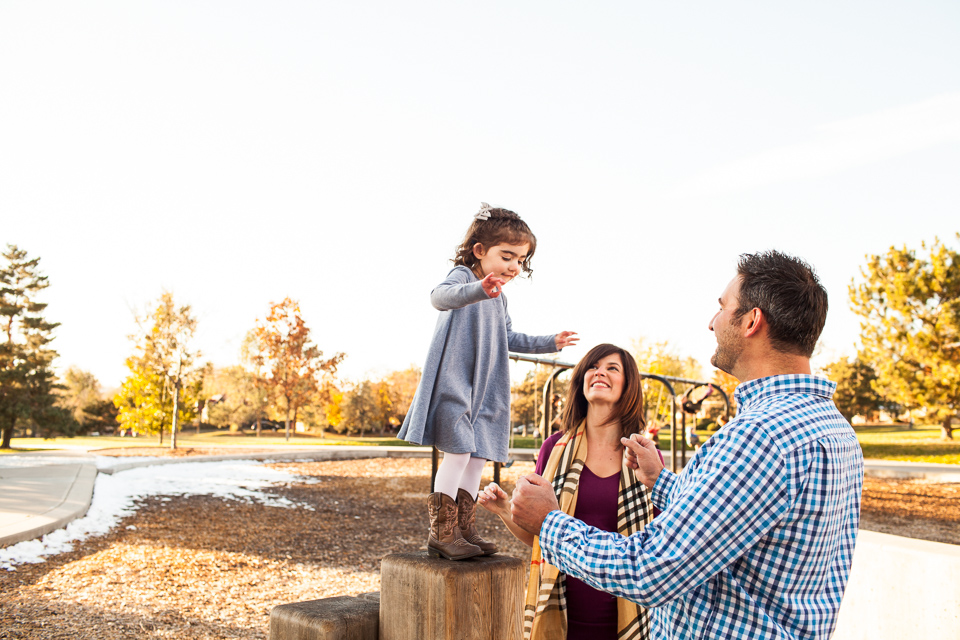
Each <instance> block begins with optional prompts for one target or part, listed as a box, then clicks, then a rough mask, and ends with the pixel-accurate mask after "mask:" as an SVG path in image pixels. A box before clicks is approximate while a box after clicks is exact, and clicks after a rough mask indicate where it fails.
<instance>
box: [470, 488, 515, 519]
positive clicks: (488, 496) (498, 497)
mask: <svg viewBox="0 0 960 640" xmlns="http://www.w3.org/2000/svg"><path fill="white" fill-rule="evenodd" d="M477 502H479V503H480V506H481V507H483V508H484V509H486V510H487V511H489V512H490V513H492V514H494V515H498V516H501V517H502V516H505V515H506V516H509V515H510V496H508V495H507V492H506V491H504V490H503V489H501V488H500V485H498V484H497V483H496V482H491V483H490V484H488V485H487V488H486V489H484V490H483V491H481V492H480V494H479V495H478V496H477Z"/></svg>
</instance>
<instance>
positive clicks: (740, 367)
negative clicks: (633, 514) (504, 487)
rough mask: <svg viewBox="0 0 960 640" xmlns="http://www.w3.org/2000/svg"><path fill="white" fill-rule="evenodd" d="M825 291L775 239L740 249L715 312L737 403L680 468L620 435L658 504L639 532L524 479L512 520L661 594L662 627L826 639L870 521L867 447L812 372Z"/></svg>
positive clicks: (642, 590) (554, 548)
mask: <svg viewBox="0 0 960 640" xmlns="http://www.w3.org/2000/svg"><path fill="white" fill-rule="evenodd" d="M826 314H827V293H826V291H825V290H824V289H823V287H822V286H821V284H820V282H819V281H818V280H817V277H816V275H814V273H813V271H812V269H811V268H810V267H809V266H808V265H807V264H806V263H804V262H802V261H801V260H798V259H796V258H792V257H790V256H786V255H784V254H781V253H778V252H776V251H770V252H766V253H759V254H749V255H743V256H741V257H740V263H739V265H738V269H737V276H736V277H735V278H733V280H731V281H730V284H729V285H727V288H726V289H725V290H724V292H723V295H722V296H721V297H720V310H719V311H718V312H717V314H716V315H715V316H714V317H713V319H712V320H711V321H710V330H711V331H713V332H714V333H715V335H716V340H717V350H716V353H715V354H714V355H713V357H712V358H711V363H712V364H713V365H714V366H715V367H717V368H719V369H722V370H723V371H726V372H728V373H730V374H732V375H734V376H735V377H737V378H738V379H739V380H740V381H741V384H740V385H739V386H738V387H737V390H736V393H735V396H736V399H737V406H738V413H737V417H736V418H735V419H733V420H731V421H730V422H729V423H728V424H727V425H725V426H724V427H723V429H721V430H720V431H719V432H718V433H717V434H715V435H714V436H713V437H711V438H710V439H709V440H707V441H706V442H705V443H704V444H703V445H702V446H701V447H700V451H699V452H698V453H697V454H696V455H695V456H694V457H693V459H692V460H691V462H690V464H689V465H688V466H687V468H686V469H684V471H683V473H682V474H680V475H675V474H673V473H671V472H669V471H667V470H666V469H664V468H663V465H662V463H661V462H660V458H659V456H658V455H657V452H656V447H655V445H654V444H653V442H652V441H650V440H648V439H646V438H643V437H640V436H636V435H635V436H633V437H632V439H631V440H626V439H624V440H622V443H623V445H624V447H625V452H624V453H625V455H627V462H628V464H630V466H632V467H634V468H636V469H637V476H638V478H640V480H641V481H642V482H643V483H644V484H645V485H647V486H648V487H650V488H651V489H652V491H653V502H654V504H655V505H656V506H657V507H658V508H659V509H660V510H661V511H662V513H661V514H660V515H659V516H658V517H657V518H656V519H655V520H654V521H653V522H652V523H651V524H649V525H647V527H646V528H645V529H644V530H643V531H642V532H640V533H638V534H636V535H634V536H631V537H629V538H626V537H623V536H621V535H619V534H615V533H608V532H604V531H599V530H597V529H594V528H591V527H588V526H587V525H585V524H583V523H582V522H580V521H579V520H576V519H575V518H572V517H571V516H569V515H566V514H564V513H563V512H562V511H559V510H558V509H557V506H556V505H557V502H556V497H555V496H554V494H553V491H552V488H551V486H550V484H549V483H547V482H546V481H544V480H543V479H542V478H540V477H539V476H536V475H532V476H526V477H525V478H521V479H520V480H519V481H518V483H517V488H516V490H515V491H514V494H513V499H512V506H511V510H512V515H513V520H514V522H516V523H517V524H519V525H520V526H522V527H523V528H524V529H526V530H527V531H529V532H531V533H533V534H537V535H539V536H540V545H541V549H542V553H543V560H544V562H548V563H550V564H552V565H554V566H555V567H557V568H558V569H559V570H560V571H562V572H564V573H566V574H568V575H572V576H576V577H577V578H579V579H581V580H583V581H584V582H587V583H589V584H591V585H593V586H594V587H596V588H598V589H602V590H604V591H607V592H610V593H612V594H614V595H617V596H620V597H623V598H628V599H630V600H633V601H635V602H637V603H639V604H642V605H645V606H648V607H652V608H654V609H653V613H654V616H653V618H654V630H653V631H654V632H653V634H652V637H654V638H658V639H666V638H676V639H683V640H688V639H694V638H698V639H699V638H737V639H740V638H757V639H764V640H767V639H771V638H791V639H793V638H823V639H826V638H829V637H830V634H831V633H832V631H833V628H834V626H835V624H836V617H837V611H838V609H839V607H840V600H841V598H842V596H843V590H844V588H845V586H846V583H847V577H848V576H849V573H850V564H851V562H852V560H853V548H854V544H855V542H856V536H857V527H858V524H859V519H860V493H861V488H862V484H863V454H862V452H861V451H860V446H859V444H858V443H857V439H856V437H855V435H854V432H853V429H852V428H851V427H850V425H849V424H848V423H847V422H846V420H844V418H843V417H842V416H841V415H840V413H839V412H838V411H837V409H836V406H835V405H834V404H833V401H832V400H831V398H832V396H833V391H834V389H835V388H836V385H835V384H834V383H832V382H830V381H828V380H825V379H823V378H818V377H815V376H812V375H811V374H810V355H811V354H812V353H813V348H814V346H815V344H816V342H817V339H818V338H819V336H820V332H821V330H822V329H823V325H824V322H825V320H826Z"/></svg>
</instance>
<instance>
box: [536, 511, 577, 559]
mask: <svg viewBox="0 0 960 640" xmlns="http://www.w3.org/2000/svg"><path fill="white" fill-rule="evenodd" d="M571 520H573V521H576V520H575V518H573V517H572V516H570V515H567V514H566V513H564V512H563V511H560V510H559V509H554V510H553V511H551V512H550V513H548V514H547V517H546V518H544V520H543V524H542V525H541V526H540V554H541V555H542V556H543V559H544V561H546V562H547V563H549V564H552V565H553V566H555V567H556V566H557V559H558V555H557V553H556V552H557V551H559V544H560V541H561V540H562V539H563V531H564V529H566V527H567V526H568V525H569V524H570V521H571Z"/></svg>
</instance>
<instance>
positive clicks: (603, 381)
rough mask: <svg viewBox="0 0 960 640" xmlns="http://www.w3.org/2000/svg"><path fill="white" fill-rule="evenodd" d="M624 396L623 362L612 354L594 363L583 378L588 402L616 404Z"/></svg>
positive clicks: (616, 354) (618, 356)
mask: <svg viewBox="0 0 960 640" xmlns="http://www.w3.org/2000/svg"><path fill="white" fill-rule="evenodd" d="M621 394H623V362H622V361H621V360H620V354H618V353H611V354H610V355H608V356H606V357H605V358H601V359H600V360H598V361H597V362H594V363H593V364H592V365H591V366H590V368H589V369H587V373H586V375H584V377H583V395H584V397H585V398H586V399H587V402H589V403H591V404H593V403H594V402H603V403H608V404H616V403H617V402H619V401H620V396H621Z"/></svg>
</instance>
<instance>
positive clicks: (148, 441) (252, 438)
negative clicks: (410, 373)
mask: <svg viewBox="0 0 960 640" xmlns="http://www.w3.org/2000/svg"><path fill="white" fill-rule="evenodd" d="M10 444H11V445H12V448H11V449H0V455H9V454H17V453H26V452H30V451H42V450H49V449H66V450H71V449H72V450H83V451H91V450H95V449H113V448H129V447H137V448H146V449H167V448H169V447H170V434H169V433H166V434H164V436H163V444H162V445H161V444H158V442H157V437H156V436H138V437H136V438H131V437H125V438H122V437H120V436H78V437H75V438H49V439H46V438H14V439H13V440H12V441H11V442H10ZM324 445H351V446H369V447H383V446H390V447H394V446H396V447H404V446H411V445H410V444H409V443H407V442H404V441H403V440H397V439H396V438H393V437H387V438H383V437H364V438H357V437H353V436H351V437H346V436H339V435H329V434H328V435H327V436H325V437H323V438H321V437H319V436H314V435H304V434H296V435H292V436H291V437H290V440H289V442H288V441H287V440H285V439H284V437H283V432H282V431H278V432H276V433H274V432H273V431H266V432H264V433H263V435H261V436H260V437H259V438H258V437H257V435H256V433H254V432H246V433H231V432H229V431H210V432H201V433H200V435H197V434H196V432H190V431H184V432H181V433H178V434H177V446H178V447H235V448H237V449H243V448H251V447H252V448H257V447H284V446H295V447H303V446H324Z"/></svg>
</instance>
